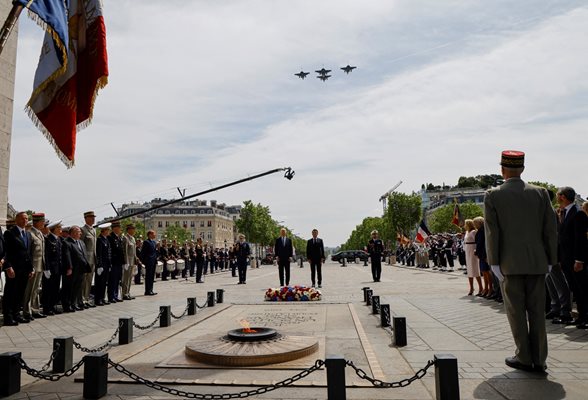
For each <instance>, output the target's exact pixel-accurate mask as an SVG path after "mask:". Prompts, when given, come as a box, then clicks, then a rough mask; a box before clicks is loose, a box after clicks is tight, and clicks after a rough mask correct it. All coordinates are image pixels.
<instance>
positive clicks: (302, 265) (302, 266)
mask: <svg viewBox="0 0 588 400" xmlns="http://www.w3.org/2000/svg"><path fill="white" fill-rule="evenodd" d="M303 263H304V261H302V257H300V268H304V264H303Z"/></svg>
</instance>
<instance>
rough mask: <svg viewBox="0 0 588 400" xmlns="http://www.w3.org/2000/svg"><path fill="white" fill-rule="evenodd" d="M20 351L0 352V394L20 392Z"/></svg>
mask: <svg viewBox="0 0 588 400" xmlns="http://www.w3.org/2000/svg"><path fill="white" fill-rule="evenodd" d="M20 358H21V353H20V352H18V353H14V352H11V353H2V354H0V396H2V397H5V396H10V395H11V394H14V393H18V392H20Z"/></svg>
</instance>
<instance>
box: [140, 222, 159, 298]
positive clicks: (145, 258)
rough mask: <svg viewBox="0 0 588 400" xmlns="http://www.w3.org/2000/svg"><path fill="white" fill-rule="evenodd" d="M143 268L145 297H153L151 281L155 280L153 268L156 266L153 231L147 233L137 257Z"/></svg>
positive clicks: (155, 247)
mask: <svg viewBox="0 0 588 400" xmlns="http://www.w3.org/2000/svg"><path fill="white" fill-rule="evenodd" d="M139 258H140V259H141V262H142V263H143V265H144V266H145V296H155V295H156V294H157V293H155V292H154V291H153V281H154V280H155V267H156V265H157V246H156V243H155V231H151V230H150V231H148V232H147V240H145V241H144V242H143V244H142V245H141V255H140V257H139Z"/></svg>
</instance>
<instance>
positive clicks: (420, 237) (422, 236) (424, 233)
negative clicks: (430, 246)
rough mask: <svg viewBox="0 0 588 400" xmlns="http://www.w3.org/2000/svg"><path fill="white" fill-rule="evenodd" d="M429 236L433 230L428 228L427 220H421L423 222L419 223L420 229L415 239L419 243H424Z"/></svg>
mask: <svg viewBox="0 0 588 400" xmlns="http://www.w3.org/2000/svg"><path fill="white" fill-rule="evenodd" d="M429 236H431V231H429V228H427V225H426V224H425V221H424V220H421V223H420V224H419V229H417V234H416V239H415V240H416V241H417V242H418V243H423V242H424V241H425V240H427V238H428V237H429Z"/></svg>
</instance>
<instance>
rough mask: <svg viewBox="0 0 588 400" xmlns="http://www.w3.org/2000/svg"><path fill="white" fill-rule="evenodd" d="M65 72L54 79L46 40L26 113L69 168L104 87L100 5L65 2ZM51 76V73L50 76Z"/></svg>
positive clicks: (48, 38)
mask: <svg viewBox="0 0 588 400" xmlns="http://www.w3.org/2000/svg"><path fill="white" fill-rule="evenodd" d="M68 32H69V42H68V47H67V64H66V68H65V72H63V73H62V74H58V75H56V74H55V71H56V68H57V63H56V60H58V59H59V55H58V54H57V52H56V49H55V47H54V46H53V45H52V43H53V37H52V35H50V34H49V32H48V33H47V34H46V35H45V40H44V43H43V48H42V50H41V57H40V60H39V65H38V66H37V71H36V73H35V82H34V89H33V94H32V95H31V98H30V99H29V102H28V104H27V107H26V109H27V113H28V114H29V117H30V118H31V119H32V120H33V122H34V123H35V125H36V126H37V127H38V128H39V129H40V130H41V132H43V134H44V135H45V137H46V138H47V140H49V142H50V143H51V144H52V145H53V147H54V148H55V151H56V152H57V154H58V156H59V158H60V159H61V160H62V161H63V162H64V164H65V165H66V166H67V167H68V168H71V167H72V166H73V165H74V162H75V148H76V135H77V132H78V131H79V130H80V129H83V128H85V127H86V126H88V125H89V124H90V123H91V121H92V116H93V110H94V102H95V100H96V96H97V94H98V90H99V89H101V88H103V87H104V86H106V84H107V82H108V57H107V52H106V28H105V25H104V17H103V14H102V4H101V2H100V0H69V7H68ZM52 71H53V73H52ZM47 76H50V77H51V78H50V79H48V80H47V79H46V77H47Z"/></svg>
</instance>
